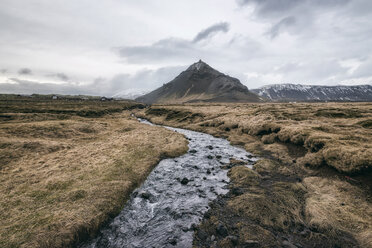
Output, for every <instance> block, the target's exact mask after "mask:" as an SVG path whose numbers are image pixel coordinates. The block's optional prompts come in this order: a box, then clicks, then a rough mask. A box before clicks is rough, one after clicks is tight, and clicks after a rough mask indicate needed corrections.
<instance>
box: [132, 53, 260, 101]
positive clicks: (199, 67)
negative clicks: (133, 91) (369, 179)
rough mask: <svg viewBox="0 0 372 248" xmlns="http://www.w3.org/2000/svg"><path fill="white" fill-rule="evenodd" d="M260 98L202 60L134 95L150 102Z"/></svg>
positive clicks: (139, 99) (252, 99)
mask: <svg viewBox="0 0 372 248" xmlns="http://www.w3.org/2000/svg"><path fill="white" fill-rule="evenodd" d="M260 100H261V99H260V98H259V97H258V96H257V95H256V94H253V93H252V92H250V91H249V90H248V88H247V87H246V86H244V85H243V84H241V83H240V81H239V80H238V79H236V78H233V77H230V76H228V75H225V74H223V73H221V72H219V71H217V70H215V69H213V68H212V67H210V66H209V65H207V64H206V63H205V62H203V61H201V60H199V62H197V63H194V64H192V65H191V66H190V67H189V68H188V69H187V70H186V71H183V72H181V74H179V75H178V76H177V77H176V78H174V79H173V80H172V81H170V82H169V83H167V84H164V85H163V86H161V87H160V88H158V89H156V90H154V91H152V92H150V93H148V94H146V95H144V96H141V97H138V98H136V101H139V102H144V103H148V104H152V103H187V102H258V101H260Z"/></svg>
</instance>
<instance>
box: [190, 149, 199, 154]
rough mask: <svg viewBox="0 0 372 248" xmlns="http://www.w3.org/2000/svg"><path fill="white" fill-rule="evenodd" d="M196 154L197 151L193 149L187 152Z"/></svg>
mask: <svg viewBox="0 0 372 248" xmlns="http://www.w3.org/2000/svg"><path fill="white" fill-rule="evenodd" d="M197 152H198V151H197V150H195V149H192V150H190V151H189V153H197Z"/></svg>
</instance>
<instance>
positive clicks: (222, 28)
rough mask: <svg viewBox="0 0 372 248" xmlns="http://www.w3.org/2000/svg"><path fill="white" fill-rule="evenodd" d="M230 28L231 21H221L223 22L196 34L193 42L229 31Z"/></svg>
mask: <svg viewBox="0 0 372 248" xmlns="http://www.w3.org/2000/svg"><path fill="white" fill-rule="evenodd" d="M229 29H230V25H229V23H227V22H221V23H216V24H214V25H212V26H210V27H208V28H206V29H204V30H202V31H200V32H199V33H198V34H197V35H196V36H195V38H194V39H193V42H194V43H196V42H199V41H201V40H205V39H207V38H209V37H211V36H213V35H215V34H216V33H219V32H223V33H227V32H228V31H229Z"/></svg>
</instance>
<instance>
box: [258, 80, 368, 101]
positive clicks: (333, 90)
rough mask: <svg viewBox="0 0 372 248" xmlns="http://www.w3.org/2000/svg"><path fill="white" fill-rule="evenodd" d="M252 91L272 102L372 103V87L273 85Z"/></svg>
mask: <svg viewBox="0 0 372 248" xmlns="http://www.w3.org/2000/svg"><path fill="white" fill-rule="evenodd" d="M251 91H252V92H255V93H257V94H258V95H259V96H261V97H264V98H266V99H268V100H271V101H353V102H358V101H360V102H365V101H372V86H371V85H355V86H321V85H301V84H273V85H267V86H263V87H261V88H259V89H253V90H251Z"/></svg>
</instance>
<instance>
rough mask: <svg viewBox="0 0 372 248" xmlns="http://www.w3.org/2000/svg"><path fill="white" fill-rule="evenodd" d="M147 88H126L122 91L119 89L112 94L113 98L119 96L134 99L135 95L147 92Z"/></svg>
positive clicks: (138, 95)
mask: <svg viewBox="0 0 372 248" xmlns="http://www.w3.org/2000/svg"><path fill="white" fill-rule="evenodd" d="M148 92H149V90H144V89H126V90H123V91H120V92H118V93H116V94H115V95H113V96H112V97H113V98H120V99H131V100H134V99H136V98H137V97H140V96H143V95H145V94H147V93H148Z"/></svg>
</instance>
